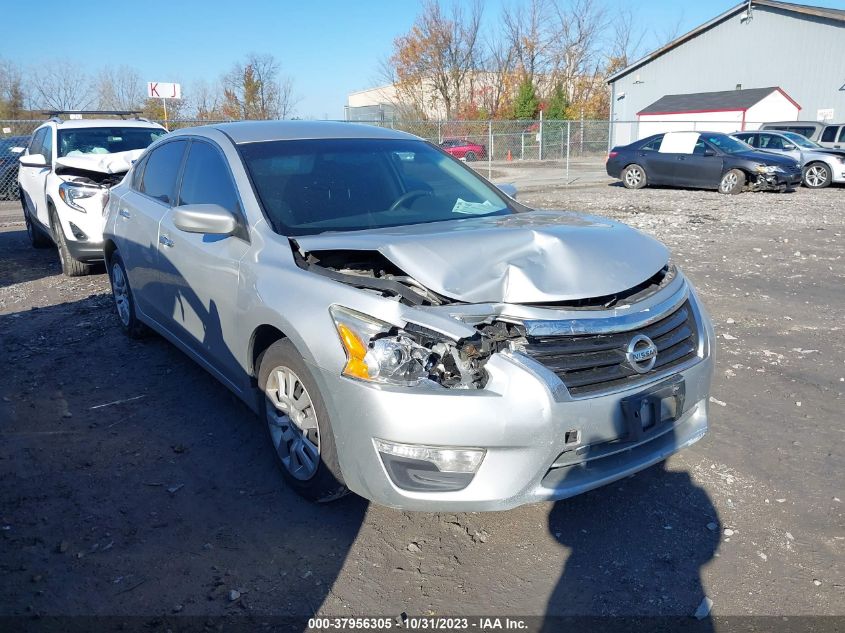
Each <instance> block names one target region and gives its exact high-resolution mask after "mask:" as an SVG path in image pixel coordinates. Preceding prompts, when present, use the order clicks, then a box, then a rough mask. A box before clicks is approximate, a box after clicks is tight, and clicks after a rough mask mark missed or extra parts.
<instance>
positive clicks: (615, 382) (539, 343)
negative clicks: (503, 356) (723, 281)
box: [525, 301, 698, 397]
mask: <svg viewBox="0 0 845 633" xmlns="http://www.w3.org/2000/svg"><path fill="white" fill-rule="evenodd" d="M637 334H644V335H645V336H647V337H648V338H650V339H651V340H652V341H653V342H654V344H655V346H656V347H657V360H656V362H655V363H654V367H652V368H651V369H650V370H649V371H648V372H646V373H644V374H640V373H637V372H636V371H635V370H634V368H633V367H631V365H629V364H628V361H627V360H626V358H625V350H626V348H627V347H628V343H629V342H630V341H631V339H632V338H633V337H634V336H636V335H637ZM697 350H698V329H697V327H696V325H695V317H694V316H693V313H692V309H691V308H690V304H689V301H685V302H684V303H683V304H682V305H681V306H680V307H679V308H677V309H676V310H675V311H674V312H672V313H671V314H669V315H667V316H666V317H664V318H662V319H660V320H659V321H656V322H655V323H652V324H651V325H648V326H646V327H643V328H639V329H635V330H629V331H627V332H614V333H613V334H588V335H579V336H548V337H531V336H529V337H528V343H527V344H526V346H525V353H526V354H528V355H529V356H531V357H532V358H533V359H535V360H536V361H538V362H540V363H542V364H543V365H545V366H546V367H548V368H549V369H551V370H552V371H553V372H554V373H555V374H557V375H558V376H559V377H560V379H561V380H562V381H563V384H565V385H566V387H567V389H569V393H570V394H571V395H572V396H573V397H584V396H589V395H591V394H594V393H597V392H600V391H605V390H608V389H616V388H626V387H629V386H632V385H636V384H637V383H641V382H646V381H649V380H651V379H652V378H653V377H654V376H655V375H657V374H663V373H665V372H667V371H669V370H671V369H672V368H673V367H677V366H679V365H682V364H684V363H686V362H687V361H689V360H691V359H692V358H695V356H696V353H697Z"/></svg>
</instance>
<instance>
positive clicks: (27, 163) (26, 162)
mask: <svg viewBox="0 0 845 633" xmlns="http://www.w3.org/2000/svg"><path fill="white" fill-rule="evenodd" d="M18 160H19V161H20V163H21V165H23V166H24V167H46V166H47V159H46V158H44V155H43V154H27V155H26V156H21V157H20V158H19V159H18Z"/></svg>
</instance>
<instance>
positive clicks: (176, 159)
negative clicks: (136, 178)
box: [138, 141, 187, 205]
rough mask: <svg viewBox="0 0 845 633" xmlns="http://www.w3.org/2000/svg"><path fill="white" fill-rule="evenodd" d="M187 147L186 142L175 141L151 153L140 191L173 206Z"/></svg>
mask: <svg viewBox="0 0 845 633" xmlns="http://www.w3.org/2000/svg"><path fill="white" fill-rule="evenodd" d="M186 145H187V142H186V141H173V142H172V143H165V144H164V145H161V146H159V147H157V148H155V149H154V150H153V151H152V152H150V155H149V157H148V158H147V164H146V166H145V168H144V174H143V176H142V178H141V186H140V187H139V188H138V191H140V192H141V193H144V194H146V195H148V196H150V197H151V198H155V199H156V200H160V201H161V202H164V203H165V204H169V205H172V204H173V198H174V195H175V193H176V178H177V177H178V176H179V167H180V165H181V164H182V155H183V154H184V153H185V146H186Z"/></svg>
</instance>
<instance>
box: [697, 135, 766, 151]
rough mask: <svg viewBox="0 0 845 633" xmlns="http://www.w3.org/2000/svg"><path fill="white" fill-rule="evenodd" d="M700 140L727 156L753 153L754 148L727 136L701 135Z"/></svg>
mask: <svg viewBox="0 0 845 633" xmlns="http://www.w3.org/2000/svg"><path fill="white" fill-rule="evenodd" d="M701 138H703V139H704V140H705V141H707V142H708V143H710V144H711V145H715V146H716V147H718V148H719V149H720V150H722V151H723V152H725V153H727V154H738V153H740V152H751V151H754V148H753V147H751V146H750V145H749V144H748V143H744V142H743V141H740V140H737V139H735V138H733V137H732V136H728V135H727V134H702V135H701Z"/></svg>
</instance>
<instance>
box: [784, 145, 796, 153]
mask: <svg viewBox="0 0 845 633" xmlns="http://www.w3.org/2000/svg"><path fill="white" fill-rule="evenodd" d="M796 149H798V148H797V147H796V146H795V145H793V144H792V143H784V144H783V151H785V152H791V151H793V150H796Z"/></svg>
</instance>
